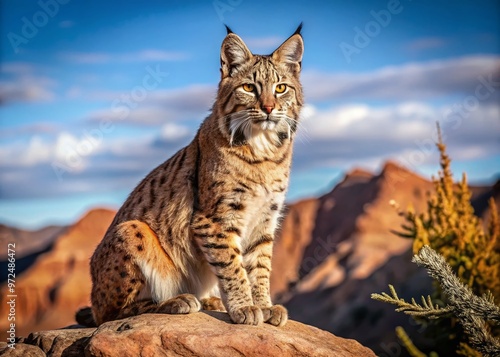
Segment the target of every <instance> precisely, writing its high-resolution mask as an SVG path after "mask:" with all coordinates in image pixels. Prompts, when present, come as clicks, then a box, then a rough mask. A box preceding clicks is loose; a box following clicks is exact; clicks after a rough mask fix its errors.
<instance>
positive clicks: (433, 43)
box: [406, 37, 450, 52]
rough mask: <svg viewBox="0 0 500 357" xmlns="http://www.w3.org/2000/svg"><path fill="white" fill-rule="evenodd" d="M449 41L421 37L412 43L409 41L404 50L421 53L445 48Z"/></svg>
mask: <svg viewBox="0 0 500 357" xmlns="http://www.w3.org/2000/svg"><path fill="white" fill-rule="evenodd" d="M449 42H450V40H447V39H445V38H443V37H423V38H419V39H416V40H413V41H410V42H409V43H408V44H407V45H406V48H407V49H408V50H410V51H411V52H421V51H426V50H432V49H435V48H442V47H444V46H446V45H447V44H448V43H449Z"/></svg>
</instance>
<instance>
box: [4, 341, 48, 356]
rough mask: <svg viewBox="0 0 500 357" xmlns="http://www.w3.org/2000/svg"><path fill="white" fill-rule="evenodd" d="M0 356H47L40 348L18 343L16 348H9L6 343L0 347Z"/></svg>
mask: <svg viewBox="0 0 500 357" xmlns="http://www.w3.org/2000/svg"><path fill="white" fill-rule="evenodd" d="M0 355H1V356H10V357H45V356H46V354H45V352H43V351H42V350H41V349H40V348H39V347H37V346H33V345H27V344H25V343H18V344H16V345H15V348H9V347H8V346H7V344H6V343H2V344H1V345H0Z"/></svg>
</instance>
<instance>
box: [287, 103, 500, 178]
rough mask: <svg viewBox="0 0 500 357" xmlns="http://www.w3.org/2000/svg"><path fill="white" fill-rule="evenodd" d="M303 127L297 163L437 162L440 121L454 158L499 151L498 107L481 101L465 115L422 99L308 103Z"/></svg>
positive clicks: (300, 165) (414, 164) (475, 157)
mask: <svg viewBox="0 0 500 357" xmlns="http://www.w3.org/2000/svg"><path fill="white" fill-rule="evenodd" d="M307 110H308V111H309V113H312V115H310V116H308V117H307V118H306V119H305V120H304V121H303V122H302V127H301V128H300V129H299V135H302V133H301V131H306V133H307V134H306V136H307V139H308V140H307V141H300V140H299V141H297V144H296V145H297V148H296V150H295V167H297V168H301V169H310V168H312V167H318V166H321V167H335V168H341V169H345V168H347V167H350V166H352V165H353V164H354V163H356V164H363V165H366V164H367V163H369V164H370V166H372V167H373V166H374V165H375V163H378V164H380V162H381V161H382V160H386V159H388V158H393V159H397V160H399V161H400V162H402V163H404V164H406V165H407V166H409V167H410V168H413V169H418V168H417V166H419V165H421V164H427V163H430V162H434V161H435V158H436V151H435V146H434V143H435V142H436V140H437V135H436V122H439V123H440V125H441V128H442V131H443V137H444V139H445V142H446V144H447V145H448V148H449V151H450V152H451V153H452V154H453V157H454V159H456V160H480V159H484V158H488V157H491V156H494V155H500V140H499V137H498V133H500V120H498V118H499V117H500V106H498V105H496V104H492V103H484V104H481V105H479V106H478V107H477V108H476V109H475V110H473V111H470V112H468V113H466V116H464V117H463V118H462V119H461V120H457V118H456V117H455V116H450V115H449V112H450V110H452V106H450V105H445V106H442V107H436V106H431V105H429V104H426V103H424V102H403V103H400V104H396V105H386V106H369V105H366V104H349V105H343V106H333V107H330V108H328V109H323V110H319V109H317V108H310V107H309V108H308V109H307Z"/></svg>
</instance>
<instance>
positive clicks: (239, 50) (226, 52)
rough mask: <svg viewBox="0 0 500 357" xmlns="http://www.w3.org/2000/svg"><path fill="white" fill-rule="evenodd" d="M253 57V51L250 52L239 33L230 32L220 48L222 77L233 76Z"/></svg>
mask: <svg viewBox="0 0 500 357" xmlns="http://www.w3.org/2000/svg"><path fill="white" fill-rule="evenodd" d="M229 31H230V30H229V28H228V32H229ZM252 57H253V55H252V52H250V50H249V49H248V47H247V46H246V45H245V43H244V42H243V40H242V39H241V38H240V37H239V36H238V35H236V34H234V33H232V32H229V33H228V34H227V36H226V38H225V39H224V41H223V42H222V47H221V50H220V71H221V75H222V78H225V77H227V76H233V75H234V74H235V73H237V72H238V71H239V70H240V69H241V66H242V65H243V64H245V63H246V62H248V61H249V60H250V59H251V58H252Z"/></svg>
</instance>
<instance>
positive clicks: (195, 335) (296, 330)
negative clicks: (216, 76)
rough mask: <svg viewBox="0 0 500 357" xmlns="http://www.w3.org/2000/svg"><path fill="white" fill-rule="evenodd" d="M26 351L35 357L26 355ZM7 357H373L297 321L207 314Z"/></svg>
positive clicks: (102, 332)
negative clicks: (244, 321) (257, 321)
mask: <svg viewBox="0 0 500 357" xmlns="http://www.w3.org/2000/svg"><path fill="white" fill-rule="evenodd" d="M30 349H31V350H33V351H35V350H36V351H40V352H37V353H39V354H28V351H30V353H31V350H30ZM21 351H26V352H23V353H20V352H21ZM41 351H43V353H42V354H40V353H41ZM9 353H18V354H7V355H8V356H45V355H48V356H51V357H58V356H64V357H70V356H87V357H90V356H99V357H106V356H119V357H127V356H131V357H132V356H133V357H136V356H143V357H148V356H151V357H154V356H193V357H194V356H214V357H215V356H224V357H226V356H227V357H230V356H280V357H282V356H338V357H342V356H345V357H347V356H367V357H369V356H375V354H374V353H373V352H372V351H371V350H369V349H368V348H366V347H363V346H362V345H360V344H359V343H358V342H356V341H354V340H348V339H343V338H340V337H336V336H334V335H332V334H330V333H329V332H326V331H322V330H320V329H318V328H315V327H312V326H308V325H304V324H301V323H299V322H295V321H289V322H288V323H287V324H286V325H285V326H284V327H282V328H277V327H274V326H271V325H268V324H263V325H261V326H246V325H234V324H233V323H231V321H230V320H229V317H228V315H227V314H226V313H222V312H206V311H204V312H200V313H197V314H192V315H166V314H145V315H140V316H134V317H130V318H127V319H123V320H117V321H111V322H107V323H105V324H102V325H101V326H99V327H98V328H76V329H60V330H52V331H43V332H38V333H32V334H31V335H30V336H29V337H28V338H26V339H24V340H22V341H21V343H19V344H17V345H16V352H9ZM19 353H20V354H19ZM33 353H35V352H33Z"/></svg>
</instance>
